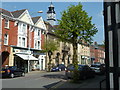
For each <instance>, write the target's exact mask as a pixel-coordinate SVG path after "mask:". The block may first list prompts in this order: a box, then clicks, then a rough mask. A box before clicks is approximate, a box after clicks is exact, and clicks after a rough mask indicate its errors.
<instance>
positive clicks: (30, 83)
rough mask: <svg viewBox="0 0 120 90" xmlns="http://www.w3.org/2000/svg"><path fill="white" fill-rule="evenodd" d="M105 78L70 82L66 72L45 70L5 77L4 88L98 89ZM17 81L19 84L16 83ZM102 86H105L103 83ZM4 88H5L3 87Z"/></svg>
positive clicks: (101, 76)
mask: <svg viewBox="0 0 120 90" xmlns="http://www.w3.org/2000/svg"><path fill="white" fill-rule="evenodd" d="M104 78H105V76H104V75H96V76H95V78H90V79H86V80H81V81H80V83H77V84H74V83H70V82H69V81H70V80H67V79H66V78H65V72H64V71H61V72H44V71H35V72H31V73H29V74H26V76H25V77H16V78H13V79H11V78H9V79H8V78H4V79H3V80H2V88H13V90H14V89H15V88H30V89H36V88H41V89H45V90H48V89H50V88H51V89H53V88H54V89H56V88H75V89H77V88H93V89H98V88H99V85H100V81H101V80H103V79H104ZM16 83H17V84H16ZM103 84H104V85H102V88H105V83H103ZM3 90H4V89H3Z"/></svg>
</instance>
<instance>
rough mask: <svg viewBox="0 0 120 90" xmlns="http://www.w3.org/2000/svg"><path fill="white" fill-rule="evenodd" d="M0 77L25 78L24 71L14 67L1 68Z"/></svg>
mask: <svg viewBox="0 0 120 90" xmlns="http://www.w3.org/2000/svg"><path fill="white" fill-rule="evenodd" d="M1 74H2V77H10V78H14V77H15V76H25V72H24V69H20V68H17V67H16V66H9V67H2V69H1Z"/></svg>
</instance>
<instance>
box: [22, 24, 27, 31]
mask: <svg viewBox="0 0 120 90" xmlns="http://www.w3.org/2000/svg"><path fill="white" fill-rule="evenodd" d="M25 31H26V24H23V27H22V32H25Z"/></svg>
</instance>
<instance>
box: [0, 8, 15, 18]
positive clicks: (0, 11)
mask: <svg viewBox="0 0 120 90" xmlns="http://www.w3.org/2000/svg"><path fill="white" fill-rule="evenodd" d="M0 13H2V14H4V15H7V16H10V17H13V16H12V13H11V12H9V11H7V10H5V9H2V8H0Z"/></svg>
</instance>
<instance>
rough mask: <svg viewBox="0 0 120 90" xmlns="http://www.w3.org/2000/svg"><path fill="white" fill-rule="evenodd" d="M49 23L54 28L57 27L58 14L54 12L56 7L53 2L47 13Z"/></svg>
mask: <svg viewBox="0 0 120 90" xmlns="http://www.w3.org/2000/svg"><path fill="white" fill-rule="evenodd" d="M47 21H48V22H49V23H50V24H51V25H52V26H53V25H55V21H56V13H55V11H54V6H53V4H52V2H51V4H50V6H49V7H48V11H47Z"/></svg>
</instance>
